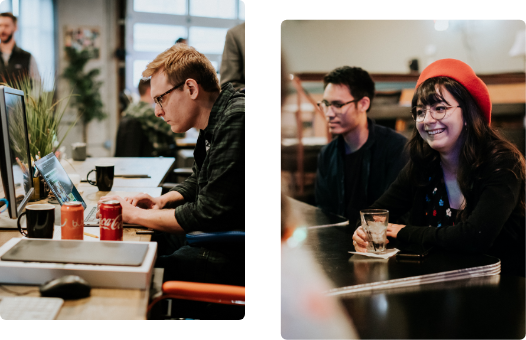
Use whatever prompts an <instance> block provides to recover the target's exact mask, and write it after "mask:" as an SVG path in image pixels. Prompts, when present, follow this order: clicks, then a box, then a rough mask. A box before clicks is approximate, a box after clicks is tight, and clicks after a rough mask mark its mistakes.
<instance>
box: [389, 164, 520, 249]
mask: <svg viewBox="0 0 526 340" xmlns="http://www.w3.org/2000/svg"><path fill="white" fill-rule="evenodd" d="M509 169H510V168H508V169H503V170H501V171H498V172H494V173H492V174H490V175H489V176H488V177H486V179H485V180H484V181H483V183H482V184H481V186H480V196H479V200H478V202H477V205H476V206H475V207H474V209H473V211H472V212H471V214H470V216H469V217H468V218H467V220H466V221H464V222H459V223H458V224H455V225H453V226H442V227H440V228H430V227H422V226H412V225H407V226H406V227H405V228H403V229H401V230H400V231H399V232H398V236H397V238H398V240H399V242H401V244H402V245H403V246H404V247H405V248H408V249H409V250H416V251H420V250H423V249H428V248H430V247H432V246H439V247H443V248H447V249H452V250H457V251H462V252H468V253H480V252H486V251H487V250H488V249H489V248H490V247H491V246H492V245H493V242H494V241H495V239H496V238H497V236H498V235H499V234H500V232H501V230H502V228H503V226H504V224H505V222H506V221H507V220H508V218H509V217H510V215H511V213H512V211H513V209H514V208H515V207H516V205H517V201H518V198H519V194H520V187H521V179H519V178H518V177H517V176H516V175H515V173H513V172H512V171H510V170H509Z"/></svg>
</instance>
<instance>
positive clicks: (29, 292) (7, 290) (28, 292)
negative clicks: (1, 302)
mask: <svg viewBox="0 0 526 340" xmlns="http://www.w3.org/2000/svg"><path fill="white" fill-rule="evenodd" d="M0 289H2V290H4V291H6V292H8V293H9V294H14V295H17V296H21V295H27V294H31V293H33V292H38V289H32V290H28V291H26V292H23V293H19V292H15V291H14V290H11V289H7V288H6V287H4V286H0Z"/></svg>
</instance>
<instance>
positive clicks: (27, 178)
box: [0, 86, 33, 219]
mask: <svg viewBox="0 0 526 340" xmlns="http://www.w3.org/2000/svg"><path fill="white" fill-rule="evenodd" d="M32 178H33V168H32V164H31V154H30V152H29V138H28V132H27V119H26V107H25V104H24V92H23V91H20V90H16V89H12V88H10V87H5V86H0V182H1V183H0V199H5V200H6V201H7V202H8V204H7V211H8V212H9V216H10V218H12V219H14V218H17V217H18V216H19V215H20V214H21V213H22V211H23V209H24V208H25V206H26V204H27V202H28V201H29V199H30V197H31V196H32V195H33V180H32ZM0 205H2V207H0V211H3V210H4V208H5V206H4V205H5V202H4V201H0ZM2 215H4V214H2Z"/></svg>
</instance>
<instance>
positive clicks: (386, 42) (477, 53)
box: [281, 20, 525, 74]
mask: <svg viewBox="0 0 526 340" xmlns="http://www.w3.org/2000/svg"><path fill="white" fill-rule="evenodd" d="M524 29H525V24H524V22H523V21H520V20H514V21H511V20H508V21H506V20H500V21H480V20H477V21H473V20H472V21H468V20H461V21H449V28H448V29H447V30H446V31H436V30H435V28H434V23H433V21H432V20H422V21H409V20H407V21H402V20H400V21H395V20H353V21H351V20H349V21H337V20H333V21H329V20H319V21H316V20H303V21H298V20H286V21H284V22H283V23H282V25H281V36H282V40H281V43H282V48H283V53H284V56H285V58H286V60H287V66H288V68H289V71H290V72H328V71H330V70H332V69H334V68H336V67H339V66H343V65H349V66H359V67H362V68H363V69H365V70H367V71H368V72H371V73H408V72H409V67H408V63H409V60H411V59H414V58H417V59H419V64H420V70H422V69H423V68H424V67H425V66H426V65H428V64H429V63H430V62H432V61H434V60H437V59H442V58H455V59H460V60H462V61H465V62H466V63H468V64H469V65H470V66H471V67H472V68H473V69H474V70H475V72H477V73H480V74H485V73H500V72H524V62H525V59H524V58H523V57H522V58H521V57H510V56H509V55H508V53H509V51H510V49H511V47H512V46H513V43H514V41H515V36H516V34H517V32H519V31H520V30H523V31H524ZM430 45H433V46H435V49H436V51H435V52H434V53H431V54H426V49H428V48H429V49H432V48H430V47H429V46H430Z"/></svg>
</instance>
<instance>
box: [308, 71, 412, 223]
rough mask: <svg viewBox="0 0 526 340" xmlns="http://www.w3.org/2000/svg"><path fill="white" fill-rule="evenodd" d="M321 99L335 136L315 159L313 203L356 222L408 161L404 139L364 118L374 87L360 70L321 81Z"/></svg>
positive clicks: (333, 73)
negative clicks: (316, 161)
mask: <svg viewBox="0 0 526 340" xmlns="http://www.w3.org/2000/svg"><path fill="white" fill-rule="evenodd" d="M323 85H324V92H323V100H322V101H321V102H319V103H318V106H319V108H320V109H321V110H322V111H323V112H324V113H325V116H326V118H327V122H328V124H329V129H330V132H331V133H333V134H335V135H337V137H336V138H334V139H333V140H332V142H330V143H329V144H328V145H326V146H324V147H323V148H322V149H321V151H320V154H319V156H318V169H317V173H316V182H315V199H316V204H317V206H318V207H319V208H321V209H322V210H324V211H326V212H331V213H334V214H337V215H341V216H345V217H347V218H348V219H349V220H350V221H355V220H356V218H358V217H359V216H360V210H361V209H363V208H366V207H368V206H369V205H371V204H372V203H374V201H376V200H377V199H378V198H379V197H380V196H381V195H382V194H383V193H384V192H385V191H386V190H387V188H389V185H391V183H392V182H393V181H394V180H395V178H396V176H397V175H398V173H399V172H400V170H401V169H402V168H403V167H404V165H405V164H406V162H407V158H408V156H407V153H406V152H404V148H405V145H406V142H407V139H406V138H405V137H404V136H402V135H401V134H399V133H397V132H395V131H393V130H391V129H389V128H386V127H383V126H379V125H376V124H375V122H374V121H373V120H372V119H369V118H367V112H368V111H369V110H370V109H371V103H372V101H373V97H374V91H375V89H374V82H373V80H372V79H371V77H370V76H369V73H367V72H366V71H364V70H363V69H361V68H359V67H349V66H343V67H339V68H337V69H335V70H333V71H331V72H330V73H328V74H327V75H326V76H325V77H324V79H323Z"/></svg>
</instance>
